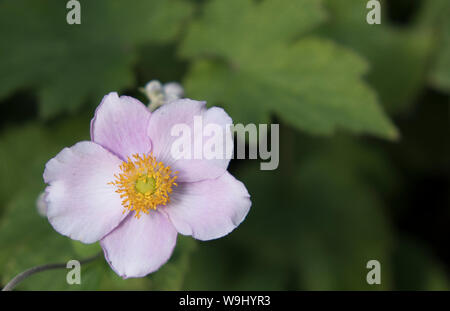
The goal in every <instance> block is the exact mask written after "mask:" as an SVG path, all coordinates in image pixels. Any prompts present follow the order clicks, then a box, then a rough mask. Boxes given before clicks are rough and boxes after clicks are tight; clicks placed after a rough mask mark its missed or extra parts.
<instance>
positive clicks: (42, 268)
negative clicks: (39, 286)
mask: <svg viewBox="0 0 450 311" xmlns="http://www.w3.org/2000/svg"><path fill="white" fill-rule="evenodd" d="M101 254H102V253H101V252H100V253H98V254H97V255H95V256H92V257H89V258H86V259H83V260H81V261H80V265H83V264H87V263H89V262H91V261H94V260H95V259H97V258H99V257H100V256H101ZM66 265H67V264H65V263H54V264H46V265H42V266H36V267H33V268H30V269H27V270H25V271H23V272H21V273H19V274H18V275H16V276H15V277H14V278H13V279H12V280H11V281H9V282H8V284H6V285H5V287H3V289H2V291H12V290H13V289H14V288H15V287H16V286H17V285H18V284H19V283H20V282H22V281H23V280H25V279H26V278H28V277H29V276H31V275H33V274H35V273H38V272H42V271H47V270H53V269H65V268H66Z"/></svg>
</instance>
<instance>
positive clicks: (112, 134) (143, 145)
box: [91, 92, 152, 160]
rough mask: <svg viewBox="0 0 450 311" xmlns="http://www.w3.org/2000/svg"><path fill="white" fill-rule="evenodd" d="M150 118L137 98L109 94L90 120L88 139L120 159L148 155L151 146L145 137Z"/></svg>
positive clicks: (146, 109) (145, 108) (148, 111)
mask: <svg viewBox="0 0 450 311" xmlns="http://www.w3.org/2000/svg"><path fill="white" fill-rule="evenodd" d="M150 115H151V113H150V110H148V108H147V107H146V106H145V105H144V104H142V103H141V102H140V101H138V100H137V99H134V98H132V97H128V96H120V97H119V96H118V95H117V93H115V92H114V93H109V94H108V95H106V96H105V97H103V100H102V102H101V103H100V105H99V106H98V107H97V110H96V111H95V116H94V118H93V119H92V121H91V140H92V141H94V142H96V143H98V144H100V145H102V146H103V147H105V148H106V149H108V150H109V151H111V152H113V153H114V154H116V155H117V156H119V157H120V158H121V159H122V160H126V158H127V157H128V156H130V155H132V154H135V153H139V154H143V153H148V152H150V150H151V146H152V145H151V140H150V139H149V138H148V136H147V127H148V123H149V120H150Z"/></svg>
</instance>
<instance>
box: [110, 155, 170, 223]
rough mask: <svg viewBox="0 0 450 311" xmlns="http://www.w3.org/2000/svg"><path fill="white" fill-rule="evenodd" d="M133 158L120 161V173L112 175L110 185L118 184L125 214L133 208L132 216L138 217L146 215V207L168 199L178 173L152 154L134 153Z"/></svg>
mask: <svg viewBox="0 0 450 311" xmlns="http://www.w3.org/2000/svg"><path fill="white" fill-rule="evenodd" d="M132 158H133V160H132V159H130V158H129V157H128V159H127V161H124V162H122V164H121V165H120V169H121V171H122V173H120V174H119V175H114V177H115V181H113V182H110V183H109V184H111V185H114V186H116V187H117V190H116V192H117V193H119V194H120V197H121V198H122V205H123V207H124V208H125V210H124V213H125V212H126V211H135V217H137V218H139V217H140V216H141V215H140V213H141V212H143V213H145V214H148V213H149V210H156V209H157V208H158V207H159V206H165V205H166V204H167V203H169V202H170V197H169V193H171V192H172V186H177V184H176V183H175V180H176V179H177V177H178V176H176V174H177V172H174V173H172V170H171V168H170V166H164V164H163V163H162V162H157V161H156V159H155V157H154V156H153V154H150V155H147V154H144V155H142V156H141V155H139V154H134V155H132Z"/></svg>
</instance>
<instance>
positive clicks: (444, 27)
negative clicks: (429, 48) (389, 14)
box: [419, 0, 450, 93]
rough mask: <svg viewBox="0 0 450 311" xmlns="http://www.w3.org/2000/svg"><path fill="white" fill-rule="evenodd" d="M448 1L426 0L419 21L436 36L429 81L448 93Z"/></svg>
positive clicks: (449, 85)
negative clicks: (433, 59) (434, 53)
mask: <svg viewBox="0 0 450 311" xmlns="http://www.w3.org/2000/svg"><path fill="white" fill-rule="evenodd" d="M449 11H450V2H449V1H446V0H435V1H426V2H425V4H424V10H423V13H422V15H421V16H420V19H419V22H420V23H421V24H422V25H423V26H424V27H428V28H430V30H431V31H432V32H433V34H434V35H435V37H436V39H435V40H436V56H435V61H434V62H433V64H432V66H431V70H430V82H431V84H432V85H433V86H434V87H435V88H436V89H439V90H442V91H444V92H447V93H450V20H449V18H448V12H449Z"/></svg>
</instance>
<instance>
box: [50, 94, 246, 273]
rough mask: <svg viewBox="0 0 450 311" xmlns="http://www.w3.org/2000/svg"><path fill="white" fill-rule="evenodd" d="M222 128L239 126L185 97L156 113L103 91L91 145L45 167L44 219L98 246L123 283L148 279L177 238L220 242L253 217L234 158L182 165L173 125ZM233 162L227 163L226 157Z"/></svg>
mask: <svg viewBox="0 0 450 311" xmlns="http://www.w3.org/2000/svg"><path fill="white" fill-rule="evenodd" d="M195 116H201V117H202V120H203V124H205V125H206V124H208V123H213V124H216V125H219V126H220V127H222V128H225V126H227V125H228V124H231V122H232V120H231V118H230V117H229V116H228V115H227V113H226V112H225V111H224V110H223V109H221V108H217V107H212V108H209V109H207V108H206V106H205V102H200V101H194V100H190V99H180V100H177V101H175V102H172V103H170V104H167V105H164V106H162V107H160V108H159V109H157V110H156V111H154V112H150V110H148V108H147V107H146V106H145V105H144V104H142V103H141V102H140V101H138V100H137V99H134V98H132V97H127V96H121V97H119V96H118V95H117V93H110V94H108V95H106V96H105V97H104V98H103V100H102V102H101V103H100V105H99V106H98V108H97V110H96V112H95V116H94V118H93V119H92V121H91V141H82V142H79V143H77V144H75V145H74V146H72V147H70V148H64V149H63V150H62V151H61V152H60V153H58V154H57V155H56V156H55V157H54V158H52V159H51V160H50V161H48V163H47V164H46V166H45V171H44V181H45V183H47V184H48V186H47V188H46V190H45V201H46V204H47V217H48V220H49V222H50V224H51V225H52V226H53V227H54V229H55V230H56V231H58V232H59V233H61V234H62V235H65V236H68V237H70V238H72V239H74V240H79V241H81V242H83V243H94V242H97V241H100V245H101V247H102V249H103V252H104V255H105V258H106V260H107V262H108V263H109V264H110V266H111V268H112V269H113V270H114V271H115V272H116V273H117V274H118V275H120V276H121V277H123V278H129V277H143V276H145V275H147V274H149V273H151V272H154V271H156V270H158V269H159V268H160V267H161V266H162V265H163V264H164V263H165V262H166V261H167V260H168V259H169V258H170V256H171V254H172V251H173V249H174V247H175V244H176V239H177V234H178V233H180V234H182V235H190V236H192V237H193V238H195V239H198V240H211V239H216V238H220V237H223V236H225V235H227V234H228V233H230V232H231V231H232V230H233V229H234V228H236V227H237V226H238V225H239V224H240V223H241V222H242V221H243V220H244V218H245V217H246V215H247V213H248V212H249V209H250V206H251V201H250V195H249V194H248V192H247V189H246V187H245V186H244V184H243V183H241V182H240V181H238V180H236V179H235V178H234V177H233V176H232V175H231V174H230V173H228V171H227V167H228V163H229V159H227V157H223V159H211V160H207V159H192V160H189V159H184V158H179V159H176V158H174V157H172V156H171V146H172V144H173V142H174V140H175V139H176V138H177V137H173V136H171V135H170V133H171V128H172V126H174V125H175V124H180V123H183V124H186V125H188V126H190V127H193V120H194V117H195ZM228 158H229V157H228Z"/></svg>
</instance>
